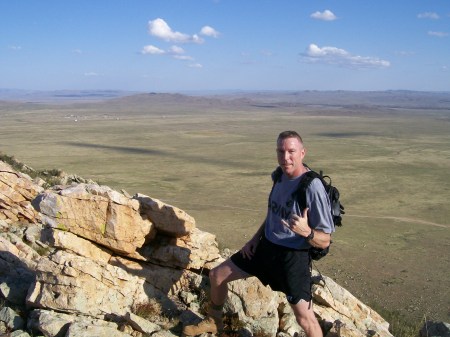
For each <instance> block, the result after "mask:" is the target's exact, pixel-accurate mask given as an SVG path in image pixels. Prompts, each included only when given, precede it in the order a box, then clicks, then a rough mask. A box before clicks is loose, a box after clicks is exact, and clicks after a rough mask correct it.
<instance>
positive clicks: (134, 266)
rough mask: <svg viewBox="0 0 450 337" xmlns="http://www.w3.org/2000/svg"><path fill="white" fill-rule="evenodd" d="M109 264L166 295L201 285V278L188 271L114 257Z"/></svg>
mask: <svg viewBox="0 0 450 337" xmlns="http://www.w3.org/2000/svg"><path fill="white" fill-rule="evenodd" d="M109 263H110V264H111V265H113V266H116V267H119V268H122V269H124V270H125V271H126V272H127V273H129V274H131V275H134V276H138V277H140V278H144V279H145V280H146V281H147V282H148V283H150V284H152V285H153V286H154V287H155V288H157V289H159V290H160V291H161V292H163V293H164V294H168V295H174V294H176V293H178V291H180V290H182V289H186V288H189V285H190V284H192V283H199V282H201V280H200V281H199V280H198V279H199V278H200V279H201V276H200V275H198V274H196V273H194V272H191V271H189V270H186V269H179V268H169V267H163V266H160V265H156V264H151V263H143V262H136V261H131V260H128V259H124V258H121V257H119V256H114V257H112V258H111V259H110V261H109Z"/></svg>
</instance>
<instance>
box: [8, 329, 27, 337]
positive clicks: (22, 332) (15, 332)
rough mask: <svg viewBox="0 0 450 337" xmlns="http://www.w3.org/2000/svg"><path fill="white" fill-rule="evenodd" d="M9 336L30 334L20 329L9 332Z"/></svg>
mask: <svg viewBox="0 0 450 337" xmlns="http://www.w3.org/2000/svg"><path fill="white" fill-rule="evenodd" d="M9 337H30V335H29V334H28V333H27V332H25V331H22V330H16V331H13V332H11V333H10V334H9Z"/></svg>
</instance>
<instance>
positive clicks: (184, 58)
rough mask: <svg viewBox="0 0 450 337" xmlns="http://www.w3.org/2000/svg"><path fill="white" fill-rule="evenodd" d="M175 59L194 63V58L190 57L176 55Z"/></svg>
mask: <svg viewBox="0 0 450 337" xmlns="http://www.w3.org/2000/svg"><path fill="white" fill-rule="evenodd" d="M173 58H175V59H177V60H181V61H194V58H193V57H192V56H188V55H174V56H173Z"/></svg>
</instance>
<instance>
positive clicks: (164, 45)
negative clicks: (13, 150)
mask: <svg viewBox="0 0 450 337" xmlns="http://www.w3.org/2000/svg"><path fill="white" fill-rule="evenodd" d="M0 17H1V20H0V88H14V89H27V90H33V89H34V90H66V89H111V90H132V91H156V92H181V91H191V90H193V91H196V90H198V91H204V90H396V89H405V90H427V91H449V90H450V1H449V0H420V1H419V0H389V1H388V0H377V1H369V0H351V1H350V0H328V1H325V0H323V1H321V0H128V1H125V0H77V1H75V0H73V1H71V0H45V1H44V0H41V1H39V0H11V1H9V0H1V1H0Z"/></svg>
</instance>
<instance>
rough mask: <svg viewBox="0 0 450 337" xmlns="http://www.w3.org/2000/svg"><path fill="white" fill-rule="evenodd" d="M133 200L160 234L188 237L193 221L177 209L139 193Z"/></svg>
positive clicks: (193, 224) (193, 226) (193, 225)
mask: <svg viewBox="0 0 450 337" xmlns="http://www.w3.org/2000/svg"><path fill="white" fill-rule="evenodd" d="M133 198H134V199H136V200H139V203H140V204H141V213H143V214H145V215H146V216H148V218H149V219H150V220H151V221H152V222H153V223H154V224H155V226H156V229H157V230H158V231H159V232H161V233H164V234H166V235H168V236H173V237H180V236H185V235H188V234H189V233H190V232H191V231H192V230H193V229H194V228H195V219H194V218H193V217H191V216H190V215H189V214H187V213H186V212H185V211H183V210H181V209H179V208H177V207H174V206H172V205H169V204H165V203H164V202H162V201H161V200H158V199H155V198H151V197H149V196H147V195H144V194H140V193H138V194H136V195H135V196H134V197H133Z"/></svg>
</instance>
